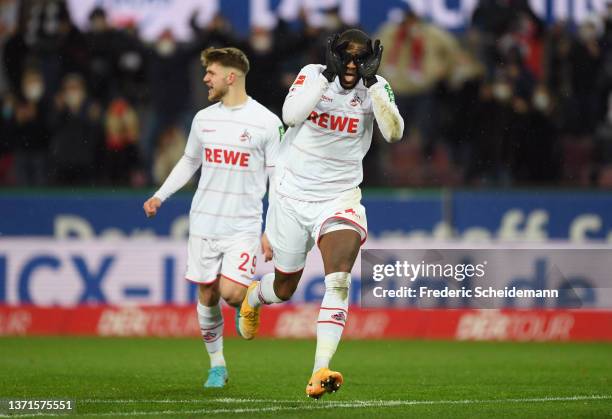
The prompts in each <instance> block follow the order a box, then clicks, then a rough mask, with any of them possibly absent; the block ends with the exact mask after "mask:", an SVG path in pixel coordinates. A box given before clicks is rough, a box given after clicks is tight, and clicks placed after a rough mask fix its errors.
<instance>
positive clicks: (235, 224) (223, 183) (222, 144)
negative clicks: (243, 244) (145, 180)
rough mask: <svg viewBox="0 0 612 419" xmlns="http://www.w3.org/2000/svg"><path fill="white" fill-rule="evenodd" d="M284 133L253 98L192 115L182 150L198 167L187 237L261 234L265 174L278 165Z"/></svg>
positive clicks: (268, 112)
mask: <svg viewBox="0 0 612 419" xmlns="http://www.w3.org/2000/svg"><path fill="white" fill-rule="evenodd" d="M282 133H283V124H282V122H281V121H280V119H279V118H278V117H277V116H276V115H274V114H273V113H272V112H270V111H269V110H268V109H267V108H266V107H264V106H263V105H261V104H260V103H258V102H257V101H256V100H254V99H252V98H251V97H249V99H248V101H247V102H246V103H245V104H244V105H241V106H238V107H233V108H228V107H226V106H223V104H222V103H221V102H219V103H216V104H214V105H211V106H209V107H207V108H206V109H203V110H201V111H199V112H198V113H197V114H196V116H195V118H194V119H193V123H192V125H191V132H190V133H189V139H188V140H187V146H186V148H185V155H186V156H187V157H189V158H191V159H199V160H200V161H201V163H202V174H201V176H200V182H199V184H198V190H197V192H196V193H195V196H194V197H193V201H192V203H191V211H190V217H189V220H190V222H189V224H190V226H189V233H190V234H191V235H195V236H201V237H207V238H208V237H209V238H215V237H217V238H218V237H227V236H234V235H236V234H244V233H247V234H250V233H253V234H261V224H262V213H263V204H262V198H263V197H264V195H265V193H266V183H267V175H266V168H270V167H274V165H275V163H276V158H277V155H278V148H279V143H280V140H281V136H282Z"/></svg>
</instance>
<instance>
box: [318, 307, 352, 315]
mask: <svg viewBox="0 0 612 419" xmlns="http://www.w3.org/2000/svg"><path fill="white" fill-rule="evenodd" d="M321 310H340V311H344V312H345V313H346V314H348V311H346V310H345V309H343V308H335V307H321Z"/></svg>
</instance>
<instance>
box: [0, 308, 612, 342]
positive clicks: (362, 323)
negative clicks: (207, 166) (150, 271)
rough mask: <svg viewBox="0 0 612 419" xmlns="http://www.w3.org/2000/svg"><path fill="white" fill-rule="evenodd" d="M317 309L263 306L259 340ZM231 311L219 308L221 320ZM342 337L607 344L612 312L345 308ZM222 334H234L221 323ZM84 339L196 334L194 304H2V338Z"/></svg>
mask: <svg viewBox="0 0 612 419" xmlns="http://www.w3.org/2000/svg"><path fill="white" fill-rule="evenodd" d="M318 312H319V306H318V305H314V304H310V305H299V306H291V305H283V306H274V307H266V308H265V309H264V311H263V313H262V316H261V325H260V329H259V335H258V336H260V337H276V338H285V339H286V338H289V339H311V338H314V337H315V335H316V319H317V315H318ZM234 315H235V312H234V310H233V309H231V308H229V307H224V308H223V317H224V318H225V319H228V320H229V319H233V316H234ZM349 319H350V320H349V321H348V323H347V324H346V328H345V330H344V334H343V336H344V337H345V338H347V339H389V338H420V339H455V340H497V341H507V340H510V341H519V342H526V341H571V340H578V341H588V340H590V341H593V340H597V341H610V340H612V311H609V310H608V311H601V310H465V309H461V310H419V309H362V308H359V307H351V309H350V316H349ZM223 334H224V336H227V337H231V336H236V330H235V327H234V322H233V321H226V322H225V327H224V331H223ZM28 335H87V336H158V337H184V336H190V337H195V336H199V335H200V327H199V324H198V322H197V318H196V316H195V315H194V310H193V306H148V307H109V306H77V307H72V308H60V307H35V306H1V305H0V336H28Z"/></svg>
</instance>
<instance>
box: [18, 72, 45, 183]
mask: <svg viewBox="0 0 612 419" xmlns="http://www.w3.org/2000/svg"><path fill="white" fill-rule="evenodd" d="M20 93H21V94H20V96H19V99H18V101H17V104H16V109H15V130H14V134H13V135H14V150H15V160H14V168H15V179H16V181H17V183H18V184H19V185H21V186H42V185H45V184H47V183H48V182H47V181H48V155H49V141H50V133H49V126H48V124H49V114H48V112H49V106H48V104H47V101H46V97H45V82H44V80H43V76H42V73H41V72H40V71H39V70H38V69H36V68H28V69H26V71H25V73H24V75H23V80H22V87H21V92H20Z"/></svg>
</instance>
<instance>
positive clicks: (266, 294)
mask: <svg viewBox="0 0 612 419" xmlns="http://www.w3.org/2000/svg"><path fill="white" fill-rule="evenodd" d="M282 302H283V300H281V299H280V298H278V297H277V296H276V293H275V292H274V272H272V273H268V274H265V275H264V276H262V277H261V280H260V281H259V283H258V284H257V287H256V288H255V290H254V292H251V293H249V301H248V303H249V305H250V306H251V307H259V306H260V305H262V304H276V303H282Z"/></svg>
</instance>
